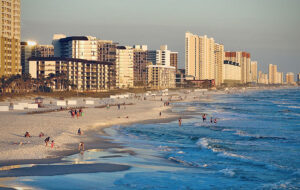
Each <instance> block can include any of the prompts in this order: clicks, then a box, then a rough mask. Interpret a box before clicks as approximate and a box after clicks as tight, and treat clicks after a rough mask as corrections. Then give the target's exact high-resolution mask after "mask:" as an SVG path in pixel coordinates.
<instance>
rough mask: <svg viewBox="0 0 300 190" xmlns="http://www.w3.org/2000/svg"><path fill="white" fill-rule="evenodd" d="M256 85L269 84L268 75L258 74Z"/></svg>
mask: <svg viewBox="0 0 300 190" xmlns="http://www.w3.org/2000/svg"><path fill="white" fill-rule="evenodd" d="M258 84H269V80H268V74H267V73H263V72H262V71H259V72H258Z"/></svg>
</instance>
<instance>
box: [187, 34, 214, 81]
mask: <svg viewBox="0 0 300 190" xmlns="http://www.w3.org/2000/svg"><path fill="white" fill-rule="evenodd" d="M215 65H216V64H215V41H214V39H213V38H208V37H207V36H198V35H194V34H192V33H189V32H187V33H185V69H186V77H187V79H190V78H193V79H195V80H206V79H215Z"/></svg>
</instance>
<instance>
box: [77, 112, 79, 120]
mask: <svg viewBox="0 0 300 190" xmlns="http://www.w3.org/2000/svg"><path fill="white" fill-rule="evenodd" d="M76 116H77V119H78V118H79V111H78V112H77V115H76Z"/></svg>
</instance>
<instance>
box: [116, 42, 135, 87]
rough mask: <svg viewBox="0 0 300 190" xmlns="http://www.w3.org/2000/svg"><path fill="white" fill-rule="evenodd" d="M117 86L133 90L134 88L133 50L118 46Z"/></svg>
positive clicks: (128, 47)
mask: <svg viewBox="0 0 300 190" xmlns="http://www.w3.org/2000/svg"><path fill="white" fill-rule="evenodd" d="M116 86H117V87H118V88H132V87H133V86H134V69H133V48H132V47H130V46H118V47H117V52H116Z"/></svg>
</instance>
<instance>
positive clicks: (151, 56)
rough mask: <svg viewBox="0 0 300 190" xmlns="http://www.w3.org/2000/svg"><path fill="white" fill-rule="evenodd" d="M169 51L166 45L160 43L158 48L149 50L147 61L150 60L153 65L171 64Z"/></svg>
mask: <svg viewBox="0 0 300 190" xmlns="http://www.w3.org/2000/svg"><path fill="white" fill-rule="evenodd" d="M170 58H171V51H170V50H168V46H167V45H161V46H160V50H149V51H148V61H149V62H152V64H153V65H166V66H170V65H171V63H170V62H171V61H170Z"/></svg>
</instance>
